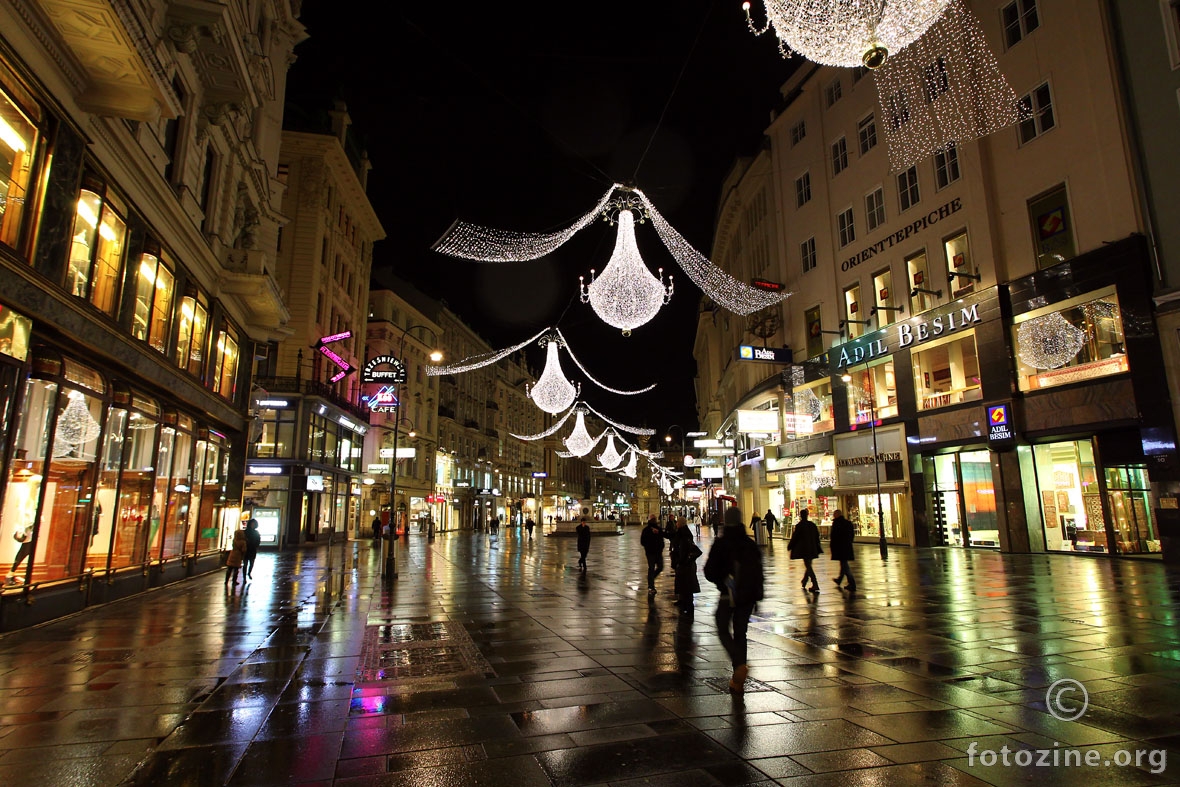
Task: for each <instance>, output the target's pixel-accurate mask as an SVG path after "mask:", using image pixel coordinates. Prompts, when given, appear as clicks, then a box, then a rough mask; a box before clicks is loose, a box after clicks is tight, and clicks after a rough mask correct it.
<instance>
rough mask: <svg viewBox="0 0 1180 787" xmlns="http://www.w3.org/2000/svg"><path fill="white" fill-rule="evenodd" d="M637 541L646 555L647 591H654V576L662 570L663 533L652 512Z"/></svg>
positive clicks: (651, 593) (653, 593)
mask: <svg viewBox="0 0 1180 787" xmlns="http://www.w3.org/2000/svg"><path fill="white" fill-rule="evenodd" d="M639 543H640V545H641V546H642V547H643V552H644V554H645V555H646V556H647V593H648V595H651V596H654V595H655V593H656V577H658V576H659V575H660V574H661V573H662V572H663V570H664V534H663V532H661V531H660V522H659V520H658V519H656V515H655V514H652V515H651V517H650V518H649V519H648V520H647V525H645V526H644V528H643V533H642V534H641V535H640V536H639Z"/></svg>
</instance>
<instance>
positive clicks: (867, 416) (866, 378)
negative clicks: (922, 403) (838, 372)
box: [846, 358, 897, 425]
mask: <svg viewBox="0 0 1180 787" xmlns="http://www.w3.org/2000/svg"><path fill="white" fill-rule="evenodd" d="M846 372H847V375H848V376H849V377H850V378H851V379H850V380H848V381H847V385H848V420H849V422H850V423H852V424H855V425H859V424H867V423H870V422H871V421H872V420H873V417H874V416H876V418H877V420H880V419H882V418H890V417H892V416H895V415H897V380H896V377H895V376H894V374H893V358H886V359H883V360H880V361H877V362H876V363H871V364H869V365H868V367H867V368H866V367H864V366H858V367H857V368H856V369H854V370H846Z"/></svg>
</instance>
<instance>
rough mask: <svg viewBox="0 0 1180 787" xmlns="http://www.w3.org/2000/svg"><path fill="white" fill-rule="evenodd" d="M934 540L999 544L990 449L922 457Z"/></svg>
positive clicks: (950, 543)
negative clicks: (988, 450)
mask: <svg viewBox="0 0 1180 787" xmlns="http://www.w3.org/2000/svg"><path fill="white" fill-rule="evenodd" d="M922 470H923V475H924V476H925V478H926V482H927V493H926V513H927V516H928V517H929V523H930V527H931V530H932V531H933V533H934V543H935V544H938V545H949V546H959V547H961V546H972V547H999V545H1000V531H999V523H998V519H997V518H996V492H995V487H994V485H993V484H992V471H991V458H990V455H989V453H988V452H987V451H963V452H962V453H957V454H940V455H937V456H924V457H922Z"/></svg>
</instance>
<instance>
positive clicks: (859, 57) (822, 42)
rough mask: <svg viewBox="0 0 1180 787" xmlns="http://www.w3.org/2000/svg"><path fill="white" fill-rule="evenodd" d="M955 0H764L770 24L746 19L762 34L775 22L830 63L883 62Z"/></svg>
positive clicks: (792, 41) (793, 45)
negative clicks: (758, 25) (757, 23)
mask: <svg viewBox="0 0 1180 787" xmlns="http://www.w3.org/2000/svg"><path fill="white" fill-rule="evenodd" d="M950 2H951V0H874V2H865V0H764V3H763V4H764V5H765V7H766V26H765V27H762V28H758V27H756V26H755V25H754V22H753V20H752V19H751V18H750V4H749V3H748V2H747V3H743V4H742V8H743V9H745V11H746V21H747V23H748V24H749V26H750V30H752V31H753V32H754V33H755V34H756V35H761V34H762V33H765V32H766V31H767V30H768V29H770V28H773V29H774V33H775V35H776V36H778V39H779V41H780V51H781V49H782V46H783V45H785V46H786V47H787V48H788V49H790V50H792V51H795V52H798V53H799V54H800V55H802V56H803V57H805V58H807V59H808V60H811V61H814V62H816V63H821V64H823V65H828V66H841V67H843V68H854V67H856V66H867V67H869V68H877V67H878V66H881V65H882V64H883V63H885V62H886V58H887V57H889V56H891V55H894V54H896V53H898V52H900V51H901V50H903V49H905V47H906V46H908V45H909V44H911V43H912V42H913V41H915V40H917V39H918V38H919V37H920V36H921V35H922V34H923V33H925V32H926V30H927V29H928V28H929V27H930V26H931V25H932V24H934V22H935V20H937V19H938V18H939V16H940V15H941V14H942V13H943V12H944V11H945V10H946V7H947V4H948V3H950Z"/></svg>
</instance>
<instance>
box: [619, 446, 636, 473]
mask: <svg viewBox="0 0 1180 787" xmlns="http://www.w3.org/2000/svg"><path fill="white" fill-rule="evenodd" d="M627 456H629V457H630V459H628V460H627V464H626V465H624V466H623V467H620V468H619V469H618V470H616V471H615V472H617V473H620V474H622V475H625V476H627V477H628V478H634V477H635V476H637V475H639V468H638V466H637V465H638V463H639V454H638V453H636V452H635V449H631V450H630V451H628V452H627Z"/></svg>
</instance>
